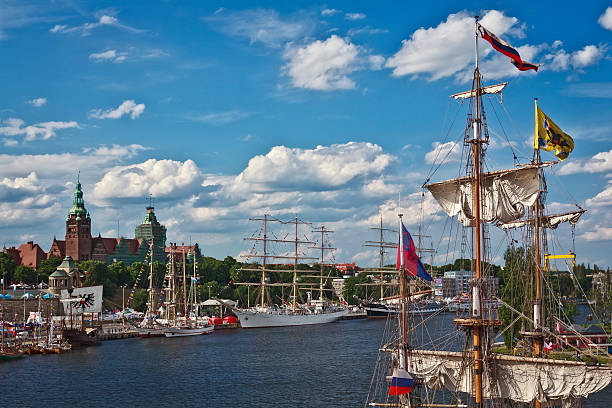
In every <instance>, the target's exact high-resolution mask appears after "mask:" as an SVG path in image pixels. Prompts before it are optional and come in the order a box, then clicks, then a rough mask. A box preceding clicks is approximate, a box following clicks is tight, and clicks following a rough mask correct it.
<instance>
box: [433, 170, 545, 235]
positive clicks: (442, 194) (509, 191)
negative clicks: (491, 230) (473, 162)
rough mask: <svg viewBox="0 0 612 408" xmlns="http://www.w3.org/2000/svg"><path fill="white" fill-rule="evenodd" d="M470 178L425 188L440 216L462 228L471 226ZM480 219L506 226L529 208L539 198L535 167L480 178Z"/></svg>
mask: <svg viewBox="0 0 612 408" xmlns="http://www.w3.org/2000/svg"><path fill="white" fill-rule="evenodd" d="M474 184H475V183H474V178H473V177H462V178H458V179H453V180H448V181H443V182H440V183H433V184H427V185H425V187H426V188H427V189H428V190H429V191H430V192H431V194H432V195H433V196H434V198H435V199H436V200H437V201H438V204H440V206H441V207H442V209H443V210H444V212H445V213H446V214H448V215H449V216H451V217H452V216H455V215H458V217H459V221H460V222H461V223H462V224H463V225H464V226H472V224H473V222H474V217H475V215H474V214H475V212H474ZM481 186H482V190H481V191H482V193H481V219H482V221H484V222H488V223H495V222H501V223H508V222H510V221H514V220H518V219H519V218H521V217H523V216H524V215H525V208H526V207H528V206H531V205H533V203H535V201H536V199H537V198H538V194H539V187H540V181H539V177H538V167H537V166H529V167H522V168H518V169H511V170H502V171H496V172H491V173H484V174H483V175H482V176H481Z"/></svg>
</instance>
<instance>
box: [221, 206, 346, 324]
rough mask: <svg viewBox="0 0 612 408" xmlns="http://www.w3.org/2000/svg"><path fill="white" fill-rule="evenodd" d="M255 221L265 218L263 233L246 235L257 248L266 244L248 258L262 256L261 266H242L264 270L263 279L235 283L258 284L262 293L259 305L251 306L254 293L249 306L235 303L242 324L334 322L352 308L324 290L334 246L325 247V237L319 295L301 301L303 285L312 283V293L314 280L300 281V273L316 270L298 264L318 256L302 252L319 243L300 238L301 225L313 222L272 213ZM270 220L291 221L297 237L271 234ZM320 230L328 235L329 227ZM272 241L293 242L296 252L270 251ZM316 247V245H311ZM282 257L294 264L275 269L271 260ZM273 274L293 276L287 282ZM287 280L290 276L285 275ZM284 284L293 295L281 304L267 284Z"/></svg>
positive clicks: (282, 285)
mask: <svg viewBox="0 0 612 408" xmlns="http://www.w3.org/2000/svg"><path fill="white" fill-rule="evenodd" d="M251 220H253V221H261V222H262V228H261V232H262V233H261V234H260V235H258V236H253V237H248V238H245V239H246V240H248V241H254V243H255V245H254V248H256V247H258V246H259V245H258V244H260V245H261V247H262V248H263V252H262V254H261V255H257V254H249V255H248V256H247V258H251V259H252V258H255V259H257V258H259V259H261V265H260V266H259V267H247V268H242V271H245V272H260V273H261V280H260V281H259V282H236V283H235V284H236V285H238V286H240V285H246V286H247V287H252V286H255V287H258V288H259V294H258V296H257V304H256V305H255V306H252V307H251V306H250V296H247V307H246V308H237V307H232V311H233V312H234V313H235V314H236V316H237V317H238V320H239V321H240V325H241V327H242V328H259V327H278V326H304V325H312V324H322V323H331V322H334V321H336V320H338V319H340V318H341V317H342V316H344V315H346V314H347V313H348V309H346V308H345V307H344V306H338V305H335V304H333V303H331V302H329V301H328V300H326V299H325V297H324V296H323V292H324V287H323V286H324V276H323V275H324V273H323V267H324V259H323V255H324V251H325V250H328V249H331V248H330V247H325V244H324V241H323V239H322V241H321V247H320V248H319V249H321V254H322V255H321V260H320V261H321V262H320V263H321V271H320V276H319V278H320V282H319V298H318V299H313V297H312V296H309V297H308V301H306V302H302V303H300V302H299V298H300V297H301V295H300V293H299V290H300V287H308V286H309V287H310V289H311V292H309V293H312V284H311V283H307V282H300V277H304V278H306V277H309V275H306V274H312V273H313V271H312V270H306V269H298V265H299V264H300V261H302V262H307V261H312V260H314V259H317V258H314V257H310V256H305V255H302V252H300V251H302V249H303V247H305V246H307V245H313V244H315V243H314V242H313V241H310V240H309V239H308V238H305V239H302V238H300V226H302V227H304V226H310V223H306V222H304V221H301V220H299V219H298V217H295V218H294V219H292V220H289V221H281V220H279V219H277V218H274V217H271V216H269V215H264V216H263V217H259V218H253V219H251ZM270 223H278V224H284V225H287V224H291V225H292V229H293V231H292V232H293V233H292V235H293V239H286V237H277V236H276V235H270V231H269V224H270ZM320 232H321V234H322V236H324V235H325V233H326V232H329V231H326V230H325V228H321V229H320ZM271 243H274V244H280V245H288V244H290V245H291V246H292V247H293V248H292V249H293V254H291V253H290V252H286V255H272V254H271V253H270V252H269V249H270V248H269V245H270V244H271ZM311 248H312V247H311ZM273 259H275V260H281V261H287V260H290V261H292V268H291V269H287V268H277V269H273V268H271V267H270V260H273ZM271 274H282V275H285V274H289V276H290V277H291V281H290V282H285V281H284V280H283V279H281V281H280V282H270V280H269V276H270V275H271ZM285 280H286V279H285ZM274 287H280V288H281V289H283V291H284V288H289V289H290V296H289V298H288V299H289V300H288V301H285V299H284V296H281V301H282V303H281V304H276V303H275V302H273V299H272V298H271V297H270V293H269V291H268V290H267V289H266V288H274Z"/></svg>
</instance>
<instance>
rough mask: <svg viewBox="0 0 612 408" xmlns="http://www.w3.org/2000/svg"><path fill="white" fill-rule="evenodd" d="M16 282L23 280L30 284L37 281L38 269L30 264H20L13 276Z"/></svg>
mask: <svg viewBox="0 0 612 408" xmlns="http://www.w3.org/2000/svg"><path fill="white" fill-rule="evenodd" d="M13 279H14V281H15V282H23V283H26V284H28V285H31V284H32V283H36V270H34V269H33V268H30V267H29V266H25V265H19V266H18V267H17V268H16V269H15V275H14V277H13Z"/></svg>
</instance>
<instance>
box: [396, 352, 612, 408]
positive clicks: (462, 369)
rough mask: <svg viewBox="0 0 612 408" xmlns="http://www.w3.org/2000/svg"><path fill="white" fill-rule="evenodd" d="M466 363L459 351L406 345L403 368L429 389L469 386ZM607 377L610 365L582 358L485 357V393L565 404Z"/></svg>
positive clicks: (610, 376) (461, 389)
mask: <svg viewBox="0 0 612 408" xmlns="http://www.w3.org/2000/svg"><path fill="white" fill-rule="evenodd" d="M471 369H472V367H471V366H470V365H469V364H466V362H465V354H464V353H461V352H452V351H434V350H412V351H411V352H410V354H409V356H408V364H407V371H408V372H410V374H411V375H412V376H413V377H414V378H418V379H422V380H423V382H424V384H425V385H426V386H427V387H428V388H430V389H441V388H446V389H448V390H451V391H453V392H466V393H471V392H472V376H471V371H470V370H471ZM610 382H612V369H611V368H610V367H603V366H593V365H587V364H585V363H582V362H575V361H563V360H552V359H545V358H534V357H518V356H506V355H501V354H494V355H492V356H491V357H490V358H488V359H486V361H485V372H484V376H483V394H484V396H485V398H500V399H501V398H503V399H511V400H512V401H516V402H523V403H530V402H532V401H535V400H537V401H540V402H547V403H553V404H559V403H563V404H564V406H565V404H570V403H572V402H573V401H574V400H575V399H577V398H582V397H587V396H588V395H589V394H592V393H595V392H598V391H601V390H603V389H604V388H605V387H606V386H608V384H610Z"/></svg>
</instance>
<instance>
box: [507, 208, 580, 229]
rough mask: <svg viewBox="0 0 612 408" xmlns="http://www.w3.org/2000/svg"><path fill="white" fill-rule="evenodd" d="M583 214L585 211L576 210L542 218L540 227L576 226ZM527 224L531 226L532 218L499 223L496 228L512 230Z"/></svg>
mask: <svg viewBox="0 0 612 408" xmlns="http://www.w3.org/2000/svg"><path fill="white" fill-rule="evenodd" d="M585 212H586V210H578V211H572V212H568V213H564V214H554V215H547V216H544V217H542V225H541V227H543V228H550V229H556V228H557V227H558V226H559V224H561V223H562V222H569V223H570V224H571V225H576V223H577V222H578V220H579V219H580V216H581V215H582V214H583V213H585ZM528 224H533V218H531V219H528V220H519V221H512V222H508V223H501V224H499V225H498V226H499V227H501V228H503V229H512V228H520V227H524V226H525V225H528Z"/></svg>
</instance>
